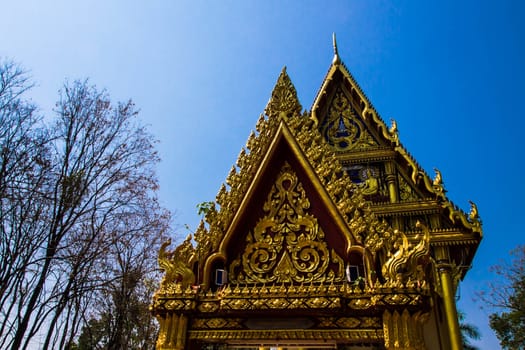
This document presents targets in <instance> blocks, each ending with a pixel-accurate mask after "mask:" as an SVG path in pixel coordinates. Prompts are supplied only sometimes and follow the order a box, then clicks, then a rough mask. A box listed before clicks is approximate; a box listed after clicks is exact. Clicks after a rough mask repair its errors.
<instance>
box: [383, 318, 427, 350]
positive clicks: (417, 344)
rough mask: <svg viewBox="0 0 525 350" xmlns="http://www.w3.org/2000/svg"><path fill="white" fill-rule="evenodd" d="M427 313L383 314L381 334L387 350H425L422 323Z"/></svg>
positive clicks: (425, 319)
mask: <svg viewBox="0 0 525 350" xmlns="http://www.w3.org/2000/svg"><path fill="white" fill-rule="evenodd" d="M427 319H428V314H427V313H421V312H420V311H418V312H416V313H415V314H412V315H411V314H410V312H408V310H406V309H405V310H404V311H403V312H401V313H399V312H398V311H394V312H390V311H388V310H387V311H385V312H384V313H383V333H384V337H385V349H387V350H426V346H425V341H424V338H423V323H424V322H426V321H427Z"/></svg>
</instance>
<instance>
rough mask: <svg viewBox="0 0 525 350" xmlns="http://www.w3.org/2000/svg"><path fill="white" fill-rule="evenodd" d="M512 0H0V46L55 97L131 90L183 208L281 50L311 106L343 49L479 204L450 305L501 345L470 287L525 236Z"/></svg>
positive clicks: (244, 128) (217, 173)
mask: <svg viewBox="0 0 525 350" xmlns="http://www.w3.org/2000/svg"><path fill="white" fill-rule="evenodd" d="M523 4H524V3H523V2H521V1H510V0H507V1H452V0H447V1H426V2H423V1H392V2H390V1H370V0H362V1H322V2H321V1H268V0H266V1H206V2H204V1H168V0H165V1H160V0H159V1H124V0H122V1H118V0H113V1H98V0H97V1H83V2H75V1H45V2H44V1H37V0H35V1H28V0H18V1H6V0H4V1H3V3H2V6H1V8H2V20H1V21H0V33H2V34H1V35H0V56H3V57H9V58H11V59H14V60H15V61H17V62H20V63H21V64H22V65H23V66H24V67H26V68H27V69H29V70H30V71H31V74H32V76H33V78H34V80H35V81H36V82H37V86H36V88H35V89H34V90H33V93H32V96H33V98H34V100H35V102H37V103H38V104H40V105H41V106H42V108H43V110H42V112H43V113H47V114H49V113H50V110H51V108H52V106H53V105H54V102H55V101H56V99H57V90H58V89H59V88H60V87H61V85H62V83H63V81H64V79H66V78H68V79H76V78H86V77H89V78H90V79H91V82H92V83H94V84H96V85H97V86H99V87H101V88H107V89H108V91H109V92H110V94H111V95H112V97H113V99H115V100H126V99H128V98H131V99H133V100H134V101H135V102H136V104H137V106H138V107H139V108H140V109H141V117H142V119H143V120H144V122H145V123H147V124H149V125H150V130H151V132H152V133H153V134H154V135H155V137H156V138H158V139H159V141H160V143H159V151H160V154H161V157H162V163H161V164H160V166H159V178H160V183H161V193H160V196H161V200H162V202H163V204H164V205H165V206H166V207H167V208H169V209H170V210H172V211H174V212H175V213H176V216H175V220H174V223H175V224H178V225H179V228H178V232H179V233H180V236H185V235H186V234H187V232H185V229H184V228H183V225H184V224H188V225H189V226H190V227H195V226H196V225H197V223H198V221H199V217H198V215H197V210H196V208H195V206H196V204H197V203H199V202H203V201H208V200H212V199H214V198H215V195H216V193H217V191H218V189H219V187H220V184H221V183H222V182H223V181H224V179H225V177H226V175H227V174H228V172H229V170H230V168H231V166H232V164H234V162H235V159H236V158H237V155H238V153H239V151H240V150H241V147H242V146H243V145H244V144H245V142H246V139H247V137H248V135H249V133H250V131H251V130H252V129H254V127H255V122H256V121H257V119H258V116H259V114H260V113H261V112H262V111H263V109H264V107H265V105H266V102H267V101H268V98H269V96H270V93H271V91H272V88H273V85H274V84H275V81H276V79H277V77H278V75H279V72H280V71H281V68H282V67H283V66H285V65H286V66H287V68H288V69H287V70H288V74H289V75H290V77H291V79H292V81H293V82H294V84H295V86H296V88H297V91H298V95H299V99H300V100H301V103H302V104H303V107H304V108H306V109H309V108H310V106H311V104H312V102H313V99H314V97H315V94H316V93H317V91H318V89H319V87H320V84H321V82H322V80H323V78H324V75H325V73H326V71H327V70H328V67H329V65H330V62H331V59H332V55H333V52H332V43H331V36H332V32H336V33H337V39H338V46H339V53H340V56H341V58H342V60H343V61H344V62H345V63H346V65H347V67H348V68H349V70H350V71H351V72H352V73H353V75H354V76H355V78H356V79H357V81H358V82H359V84H360V85H361V87H362V89H363V90H364V92H365V93H366V94H367V96H368V97H369V99H370V100H371V101H372V103H373V104H374V106H375V107H376V109H377V110H378V112H379V113H380V115H381V116H382V118H383V119H384V120H386V121H388V120H390V118H395V119H396V120H397V123H398V127H399V130H400V139H401V142H402V143H403V144H404V145H405V147H406V148H407V149H408V150H409V151H410V152H411V153H412V155H413V156H414V157H415V158H416V159H417V160H418V162H419V163H420V164H421V165H422V166H423V167H424V168H425V169H426V170H427V172H428V173H431V174H432V173H433V172H432V168H433V167H438V168H439V169H440V170H441V172H442V174H443V178H444V182H445V187H446V189H447V190H448V195H449V198H451V199H452V200H453V201H454V202H455V203H456V204H457V205H459V206H460V207H462V208H463V209H464V210H468V200H469V199H471V200H473V201H475V202H476V203H477V204H478V207H479V211H480V215H481V218H482V220H483V224H484V239H483V241H482V243H481V246H480V248H479V250H478V253H477V256H476V259H475V261H474V266H473V268H472V270H471V271H470V272H469V274H468V275H467V278H466V280H465V281H464V283H462V287H461V299H460V302H459V306H460V308H461V309H463V310H464V311H466V313H467V320H468V321H469V322H471V323H474V324H476V325H478V327H479V328H480V329H481V331H482V334H483V339H482V341H481V342H480V343H478V344H479V346H480V348H481V349H484V350H488V349H497V348H499V345H498V342H497V340H496V339H495V336H494V334H493V333H492V332H491V331H490V329H489V328H488V325H487V322H488V321H487V318H488V316H487V314H488V311H485V310H479V304H476V303H474V302H473V301H472V298H473V295H474V291H476V290H479V289H481V288H483V286H485V285H486V283H487V281H488V280H490V279H491V278H493V277H492V276H491V275H490V273H489V272H488V267H489V266H491V265H494V264H496V263H498V261H499V260H500V259H505V258H506V257H507V256H508V251H509V250H510V249H511V248H513V247H515V246H516V245H518V244H524V243H525V238H524V237H525V236H524V235H525V232H523V230H524V229H523V225H522V224H521V219H522V218H523V209H524V208H523V204H522V203H523V198H524V197H525V185H524V181H523V178H524V177H523V175H522V171H523V166H522V162H523V161H524V160H525V157H524V156H523V153H524V151H525V142H524V141H523V135H522V134H523V131H522V122H521V119H522V118H523V117H524V107H523V105H524V102H525V87H524V83H523V82H524V81H525V68H524V64H523V62H525V25H524V24H523V21H522V18H523V16H524V15H525V11H524V5H523Z"/></svg>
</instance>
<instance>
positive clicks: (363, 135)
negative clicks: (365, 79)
mask: <svg viewBox="0 0 525 350" xmlns="http://www.w3.org/2000/svg"><path fill="white" fill-rule="evenodd" d="M319 131H320V132H321V134H322V135H323V136H324V138H325V139H326V140H327V141H328V143H329V144H330V146H332V147H334V149H335V150H337V151H345V150H351V149H353V148H356V147H358V148H360V149H366V148H369V147H371V146H377V142H376V141H375V140H374V139H373V138H372V136H371V135H370V133H369V132H368V131H367V130H366V128H365V127H364V126H363V124H362V123H361V121H360V120H359V118H357V114H356V111H355V110H354V108H353V107H352V104H351V103H350V100H349V99H348V97H347V96H346V94H345V92H344V91H343V90H342V89H341V88H338V89H337V90H336V92H335V95H334V97H333V99H332V101H331V104H330V107H329V108H328V114H327V116H326V117H325V119H324V120H323V121H322V123H321V126H320V130H319Z"/></svg>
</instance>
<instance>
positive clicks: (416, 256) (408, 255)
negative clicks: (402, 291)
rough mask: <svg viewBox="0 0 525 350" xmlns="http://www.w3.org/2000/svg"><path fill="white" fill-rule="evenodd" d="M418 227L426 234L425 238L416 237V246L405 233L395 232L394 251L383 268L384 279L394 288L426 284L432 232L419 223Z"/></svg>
mask: <svg viewBox="0 0 525 350" xmlns="http://www.w3.org/2000/svg"><path fill="white" fill-rule="evenodd" d="M416 226H417V227H418V228H422V229H423V232H424V234H423V237H420V235H417V236H416V237H415V241H417V242H418V243H417V244H416V245H415V246H413V245H412V244H410V242H409V240H408V237H407V236H406V235H405V234H404V233H402V232H399V231H397V230H396V231H394V237H392V238H393V239H392V241H393V249H394V251H393V252H391V251H388V260H387V261H386V262H385V263H384V264H383V267H382V273H383V277H384V278H385V279H386V280H387V282H388V283H389V284H391V285H393V286H397V287H402V286H403V285H405V284H407V283H408V284H419V285H421V284H422V283H425V280H426V276H425V272H424V266H425V265H426V264H427V263H428V262H429V257H430V231H429V230H428V228H427V227H426V226H424V225H423V224H421V223H420V222H419V221H418V222H417V224H416Z"/></svg>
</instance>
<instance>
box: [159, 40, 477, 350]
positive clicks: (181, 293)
mask: <svg viewBox="0 0 525 350" xmlns="http://www.w3.org/2000/svg"><path fill="white" fill-rule="evenodd" d="M254 121H255V120H254ZM255 130H256V131H253V132H252V133H251V135H250V136H249V138H248V140H247V143H246V146H245V147H243V148H242V149H241V152H240V154H239V156H238V159H237V163H236V165H234V166H233V167H232V169H231V171H230V173H229V175H228V177H227V178H226V181H225V184H223V185H222V186H221V188H220V189H219V191H218V194H217V197H216V200H215V202H214V203H213V204H212V205H210V206H209V207H208V208H207V209H208V210H207V213H206V215H205V220H203V221H202V222H201V223H200V225H199V227H198V229H197V230H196V232H195V234H194V237H191V236H190V237H188V238H187V239H186V240H185V241H184V242H183V243H182V244H180V245H179V246H178V247H176V248H174V250H169V249H168V246H169V245H170V242H166V243H165V244H163V246H162V247H161V250H160V252H159V264H160V266H161V268H162V269H163V270H164V271H165V275H164V278H163V280H162V281H161V284H160V288H159V290H158V291H157V292H156V293H155V295H154V297H153V302H152V306H151V309H152V312H153V313H154V314H155V316H156V317H157V319H158V321H159V323H160V333H159V337H158V341H157V349H174V350H175V349H176V350H182V349H191V350H194V349H195V350H196V349H209V350H212V349H267V350H270V349H271V350H273V349H321V348H333V349H348V350H350V349H355V350H358V349H359V350H360V349H388V350H391V349H421V350H423V349H428V350H445V349H454V350H459V349H462V348H463V346H462V340H461V334H460V329H459V324H458V317H457V311H456V304H455V296H456V290H457V288H458V284H459V283H460V281H461V280H462V279H463V278H464V276H465V274H466V273H467V271H468V269H469V268H470V265H471V263H472V260H473V258H474V254H475V252H476V249H477V247H478V245H479V243H480V240H481V237H482V229H481V222H480V219H479V216H478V212H477V208H476V206H475V204H474V203H472V202H471V203H470V206H471V207H470V212H469V213H466V212H464V211H462V210H461V209H459V208H458V207H457V206H456V205H454V204H453V203H452V202H451V201H450V200H449V199H448V198H447V196H446V191H445V189H444V186H443V180H442V175H441V173H440V172H439V170H437V169H435V175H434V176H432V177H431V176H429V175H428V174H427V173H426V172H425V171H424V170H423V168H422V167H421V166H420V165H419V164H418V163H417V162H416V160H415V159H414V158H413V157H412V156H411V155H410V153H409V152H408V151H407V150H406V149H405V148H404V147H403V145H402V143H401V141H400V139H399V137H398V129H397V124H396V122H395V121H394V120H392V121H391V122H390V123H389V125H387V124H386V123H385V122H384V121H383V119H382V118H381V117H380V116H379V114H378V112H377V111H376V110H375V109H374V107H373V106H372V104H371V103H370V101H369V100H368V98H367V97H366V96H365V94H364V93H363V91H362V90H361V88H360V87H359V85H358V84H357V82H356V81H355V79H354V78H353V76H352V74H351V73H350V72H349V70H348V69H347V68H346V66H345V65H344V64H343V63H342V61H341V59H340V57H339V54H338V52H337V45H336V44H335V38H334V58H333V61H332V63H331V65H330V67H329V69H328V73H327V74H326V77H325V79H324V81H323V82H322V84H321V88H320V90H319V92H318V94H317V96H316V98H315V100H314V102H313V105H312V108H311V110H310V111H307V112H303V110H302V106H301V104H300V103H299V101H298V98H297V94H296V90H295V88H294V86H293V85H292V82H291V80H290V78H289V76H288V75H287V73H286V69H283V70H282V72H281V74H280V76H279V78H278V79H277V83H276V85H275V87H274V89H273V92H272V94H271V98H270V101H269V102H268V105H267V106H266V108H265V110H264V113H263V114H262V115H261V116H260V117H259V119H258V120H257V121H256V124H255Z"/></svg>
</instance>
